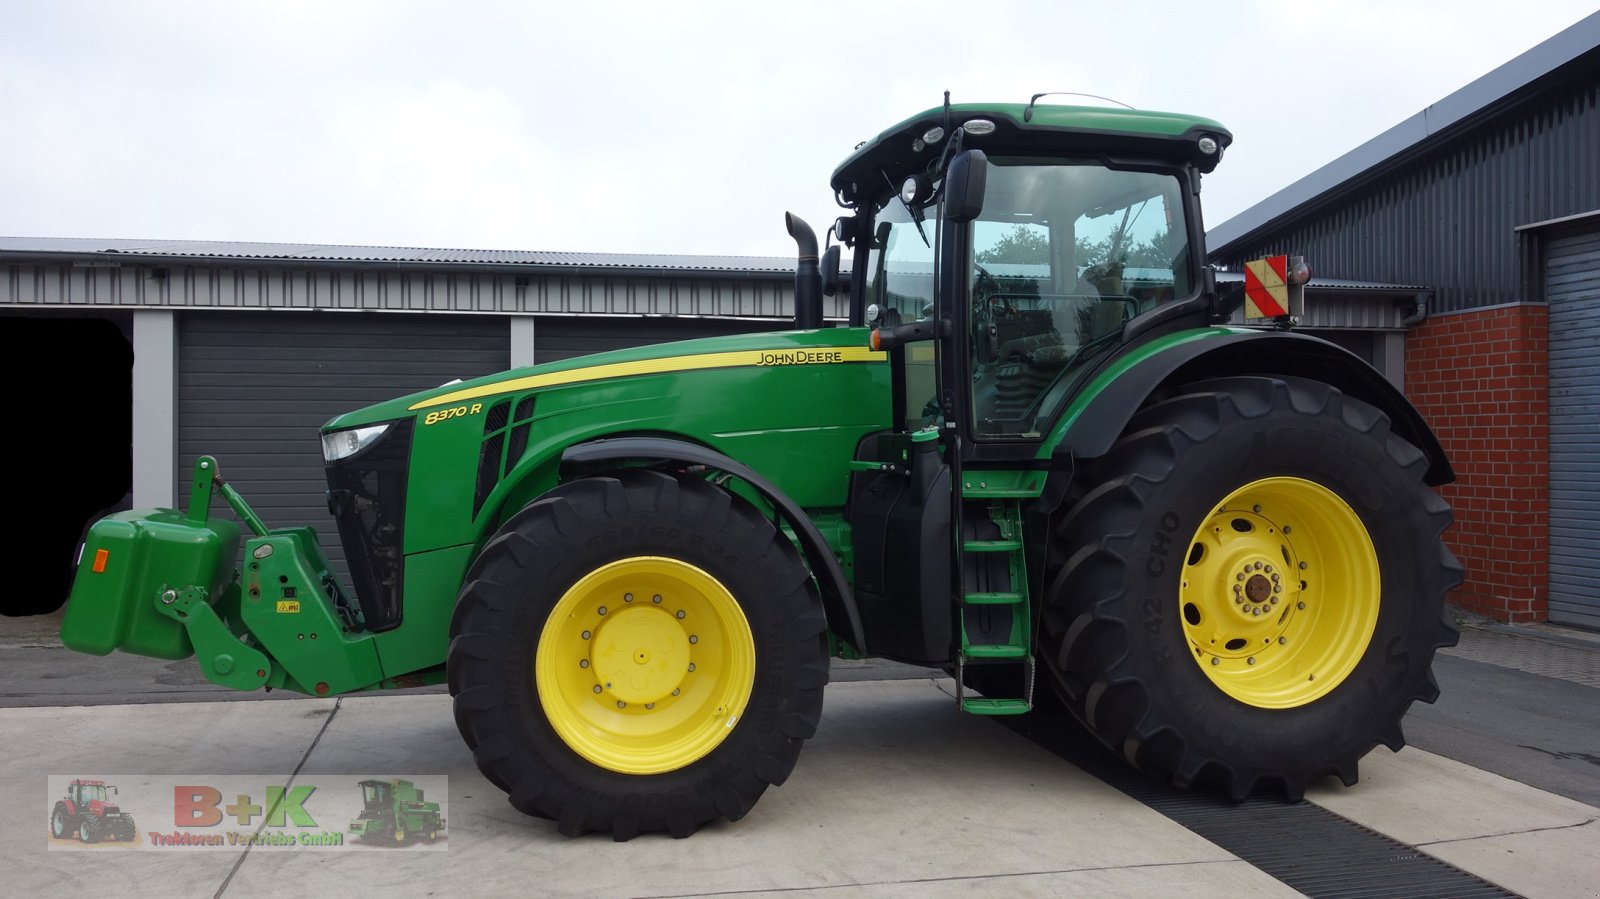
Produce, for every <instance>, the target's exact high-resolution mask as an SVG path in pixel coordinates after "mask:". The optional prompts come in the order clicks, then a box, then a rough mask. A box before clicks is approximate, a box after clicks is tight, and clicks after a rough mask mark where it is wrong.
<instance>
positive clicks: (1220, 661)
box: [1211, 656, 1222, 665]
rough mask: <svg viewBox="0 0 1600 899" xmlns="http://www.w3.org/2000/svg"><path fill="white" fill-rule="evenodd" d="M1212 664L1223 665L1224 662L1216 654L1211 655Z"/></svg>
mask: <svg viewBox="0 0 1600 899" xmlns="http://www.w3.org/2000/svg"><path fill="white" fill-rule="evenodd" d="M1211 664H1213V665H1221V664H1222V660H1221V659H1219V658H1217V657H1216V656H1212V657H1211Z"/></svg>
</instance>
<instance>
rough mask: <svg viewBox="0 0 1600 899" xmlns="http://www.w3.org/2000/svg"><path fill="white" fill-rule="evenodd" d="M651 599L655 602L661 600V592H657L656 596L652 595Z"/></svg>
mask: <svg viewBox="0 0 1600 899" xmlns="http://www.w3.org/2000/svg"><path fill="white" fill-rule="evenodd" d="M650 601H651V602H654V603H659V602H661V594H659V593H657V594H656V595H655V596H652V597H650Z"/></svg>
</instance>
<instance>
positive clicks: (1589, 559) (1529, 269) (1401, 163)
mask: <svg viewBox="0 0 1600 899" xmlns="http://www.w3.org/2000/svg"><path fill="white" fill-rule="evenodd" d="M1208 244H1209V246H1210V248H1211V252H1212V257H1213V261H1216V262H1218V263H1221V264H1225V265H1228V266H1230V267H1234V268H1237V267H1238V266H1239V265H1240V264H1242V262H1243V261H1244V260H1248V259H1252V258H1256V257H1259V256H1265V255H1270V254H1274V253H1283V252H1292V253H1299V254H1303V255H1305V256H1306V257H1307V258H1308V259H1309V260H1310V261H1311V263H1312V267H1313V268H1314V269H1315V270H1316V271H1318V272H1321V273H1326V274H1332V275H1337V276H1339V277H1345V278H1358V279H1364V280H1382V281H1396V282H1401V283H1408V284H1421V285H1425V286H1426V287H1427V288H1429V289H1430V292H1431V293H1430V295H1429V296H1427V297H1425V298H1424V299H1425V300H1426V302H1425V303H1424V304H1423V306H1422V307H1419V308H1417V309H1415V310H1412V311H1413V312H1414V317H1413V320H1415V319H1416V318H1417V317H1420V315H1422V314H1423V313H1426V314H1427V316H1428V317H1427V319H1426V321H1425V322H1422V323H1420V324H1419V325H1418V326H1417V327H1415V328H1413V329H1412V330H1411V331H1410V332H1409V334H1408V335H1407V337H1406V347H1405V353H1406V364H1405V368H1406V375H1405V385H1406V389H1407V393H1408V394H1409V395H1410V396H1411V398H1412V400H1413V401H1414V402H1415V403H1417V405H1418V406H1419V407H1420V408H1421V409H1422V411H1423V414H1424V415H1425V416H1427V417H1428V419H1429V420H1430V422H1431V423H1432V424H1433V426H1434V427H1435V429H1436V430H1438V432H1439V434H1440V437H1441V439H1442V441H1443V442H1444V445H1445V448H1446V450H1447V451H1448V452H1449V453H1450V455H1451V457H1452V459H1453V461H1454V462H1455V465H1456V470H1457V473H1458V475H1459V476H1460V481H1459V483H1458V484H1456V485H1453V486H1452V487H1450V488H1447V489H1446V490H1445V491H1444V493H1445V496H1446V498H1447V499H1449V500H1450V501H1451V503H1452V505H1454V506H1455V508H1456V512H1457V526H1456V528H1455V530H1454V532H1453V536H1452V537H1451V541H1452V544H1453V546H1454V548H1455V549H1456V552H1457V554H1458V555H1459V556H1461V557H1462V559H1463V561H1465V562H1466V563H1467V567H1468V580H1467V583H1466V584H1465V585H1464V586H1463V588H1462V590H1461V591H1460V593H1458V594H1457V599H1458V601H1461V602H1462V603H1463V604H1465V605H1467V606H1468V607H1470V608H1473V609H1476V610H1479V611H1483V612H1487V613H1489V614H1492V615H1495V616H1497V617H1500V618H1503V619H1508V620H1542V619H1544V618H1545V617H1546V615H1547V614H1548V617H1549V618H1550V620H1552V621H1557V622H1563V623H1570V624H1579V625H1584V626H1591V627H1600V483H1597V481H1596V476H1597V475H1600V451H1597V449H1596V447H1597V446H1600V13H1596V14H1594V15H1591V16H1589V17H1588V18H1586V19H1584V20H1583V21H1581V22H1579V23H1577V24H1576V25H1574V26H1572V27H1571V28H1568V29H1567V30H1565V31H1563V32H1562V33H1560V34H1558V35H1556V36H1555V37H1553V38H1551V39H1550V40H1548V41H1546V42H1544V43H1543V44H1540V45H1539V46H1538V47H1535V48H1534V49H1532V50H1530V51H1528V52H1527V53H1525V54H1523V55H1522V56H1519V57H1517V58H1516V59H1514V60H1512V61H1511V62H1509V63H1507V64H1506V65H1504V66H1501V67H1500V68H1498V69H1496V70H1495V71H1493V72H1491V73H1489V74H1488V75H1485V76H1484V77H1482V78H1480V79H1478V80H1477V81H1474V82H1473V83H1471V84H1469V85H1467V86H1466V87H1464V88H1462V89H1461V90H1459V91H1457V92H1456V93H1454V94H1451V95H1450V96H1449V97H1446V98H1445V99H1443V100H1441V101H1439V102H1438V103H1436V104H1434V105H1432V106H1430V107H1428V108H1427V109H1425V110H1423V111H1421V112H1419V113H1417V114H1416V115H1415V116H1412V117H1411V118H1410V119H1407V120H1406V121H1405V122H1402V123H1401V124H1400V125H1397V126H1396V127H1395V128H1393V129H1390V130H1389V131H1386V132H1384V133H1383V134H1381V135H1379V136H1377V137H1375V138H1373V139H1372V140H1370V141H1368V142H1367V143H1366V144H1363V145H1362V146H1361V147H1358V148H1357V149H1355V150H1354V151H1352V152H1350V153H1349V154H1346V155H1345V156H1343V157H1341V158H1339V159H1337V160H1335V161H1334V162H1332V163H1330V164H1328V165H1327V166H1324V167H1323V168H1321V169H1319V170H1317V171H1316V172H1313V173H1311V174H1310V175H1308V176H1307V177H1305V178H1304V179H1302V180H1300V181H1299V182H1296V183H1295V184H1293V185H1291V186H1290V187H1288V188H1286V189H1285V190H1283V191H1281V192H1279V193H1278V194H1275V195H1274V196H1272V197H1269V198H1268V199H1266V200H1264V201H1262V202H1261V203H1260V204H1258V205H1256V206H1255V207H1253V208H1251V209H1249V210H1247V211H1246V212H1244V213H1243V214H1241V215H1239V216H1237V217H1235V218H1233V219H1231V220H1229V221H1227V222H1224V223H1223V224H1221V225H1219V226H1218V227H1216V228H1215V229H1213V230H1212V231H1211V232H1210V234H1209V235H1208Z"/></svg>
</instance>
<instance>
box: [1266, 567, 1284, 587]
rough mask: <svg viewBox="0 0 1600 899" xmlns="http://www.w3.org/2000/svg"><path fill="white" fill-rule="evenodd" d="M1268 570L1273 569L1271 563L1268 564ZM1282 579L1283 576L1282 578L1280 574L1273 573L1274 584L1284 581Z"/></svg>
mask: <svg viewBox="0 0 1600 899" xmlns="http://www.w3.org/2000/svg"><path fill="white" fill-rule="evenodd" d="M1267 570H1268V571H1271V570H1272V566H1270V565H1269V566H1267ZM1282 580H1283V579H1282V578H1281V577H1279V576H1278V575H1276V574H1274V575H1273V576H1272V582H1273V583H1274V584H1276V583H1280V582H1282Z"/></svg>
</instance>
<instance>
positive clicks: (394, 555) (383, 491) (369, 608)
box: [328, 418, 412, 631]
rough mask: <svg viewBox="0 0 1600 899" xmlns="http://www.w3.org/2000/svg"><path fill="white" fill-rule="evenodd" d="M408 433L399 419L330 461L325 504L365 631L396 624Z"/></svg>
mask: <svg viewBox="0 0 1600 899" xmlns="http://www.w3.org/2000/svg"><path fill="white" fill-rule="evenodd" d="M411 431H412V420H411V419H409V418H408V419H404V420H402V421H397V422H395V423H394V424H393V425H391V426H390V428H389V430H388V432H387V433H385V434H384V435H383V436H382V437H380V438H378V440H377V442H375V443H373V444H372V445H371V446H369V447H367V448H366V449H364V450H362V451H361V452H359V453H357V454H355V455H354V456H351V457H349V458H346V459H340V460H339V461H337V462H333V463H330V464H329V465H328V497H329V502H328V508H329V511H331V512H332V513H333V515H334V518H335V519H336V520H337V521H338V523H339V539H340V541H341V542H343V543H344V554H345V560H346V561H347V562H348V563H349V565H350V580H351V581H352V582H353V585H354V587H355V591H356V601H357V602H358V603H359V604H360V605H361V615H362V617H363V618H364V619H366V626H367V630H369V631H386V630H392V629H394V628H396V627H398V626H399V625H400V613H401V599H402V597H401V574H402V572H403V570H404V566H403V564H402V561H403V560H402V550H403V547H404V537H405V520H406V476H407V473H408V471H409V469H410V464H411Z"/></svg>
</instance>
